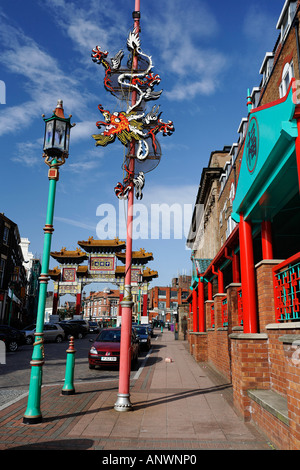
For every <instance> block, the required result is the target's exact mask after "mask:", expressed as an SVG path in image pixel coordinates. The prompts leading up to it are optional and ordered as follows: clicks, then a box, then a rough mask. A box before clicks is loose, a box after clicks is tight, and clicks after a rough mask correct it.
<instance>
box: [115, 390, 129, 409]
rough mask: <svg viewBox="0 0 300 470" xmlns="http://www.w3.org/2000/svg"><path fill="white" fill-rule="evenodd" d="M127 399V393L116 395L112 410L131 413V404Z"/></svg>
mask: <svg viewBox="0 0 300 470" xmlns="http://www.w3.org/2000/svg"><path fill="white" fill-rule="evenodd" d="M129 397H130V395H129V393H118V398H117V401H116V403H115V406H114V409H115V410H116V411H132V404H131V402H130V398H129Z"/></svg>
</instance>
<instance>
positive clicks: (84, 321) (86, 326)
mask: <svg viewBox="0 0 300 470" xmlns="http://www.w3.org/2000/svg"><path fill="white" fill-rule="evenodd" d="M68 323H70V324H71V325H73V324H74V323H75V324H77V325H81V326H83V327H84V328H85V330H86V334H88V332H89V329H90V326H89V322H88V321H87V320H69V321H68Z"/></svg>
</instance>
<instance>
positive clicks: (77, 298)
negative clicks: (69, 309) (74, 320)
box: [75, 293, 81, 315]
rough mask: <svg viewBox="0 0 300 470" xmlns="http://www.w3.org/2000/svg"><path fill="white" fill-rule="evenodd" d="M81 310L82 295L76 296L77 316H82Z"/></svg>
mask: <svg viewBox="0 0 300 470" xmlns="http://www.w3.org/2000/svg"><path fill="white" fill-rule="evenodd" d="M80 310H81V293H80V294H76V310H75V313H76V315H80Z"/></svg>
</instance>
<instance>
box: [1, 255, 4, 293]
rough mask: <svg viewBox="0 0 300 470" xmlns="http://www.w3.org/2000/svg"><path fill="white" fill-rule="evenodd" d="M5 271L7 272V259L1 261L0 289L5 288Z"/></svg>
mask: <svg viewBox="0 0 300 470" xmlns="http://www.w3.org/2000/svg"><path fill="white" fill-rule="evenodd" d="M4 271H5V259H3V258H1V259H0V288H2V287H3V279H4Z"/></svg>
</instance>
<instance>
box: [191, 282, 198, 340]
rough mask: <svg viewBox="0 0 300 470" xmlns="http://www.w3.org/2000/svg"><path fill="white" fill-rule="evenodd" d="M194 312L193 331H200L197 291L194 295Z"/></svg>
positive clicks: (194, 290)
mask: <svg viewBox="0 0 300 470" xmlns="http://www.w3.org/2000/svg"><path fill="white" fill-rule="evenodd" d="M192 312H193V331H194V332H196V331H198V299H197V291H196V289H193V294H192Z"/></svg>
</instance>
